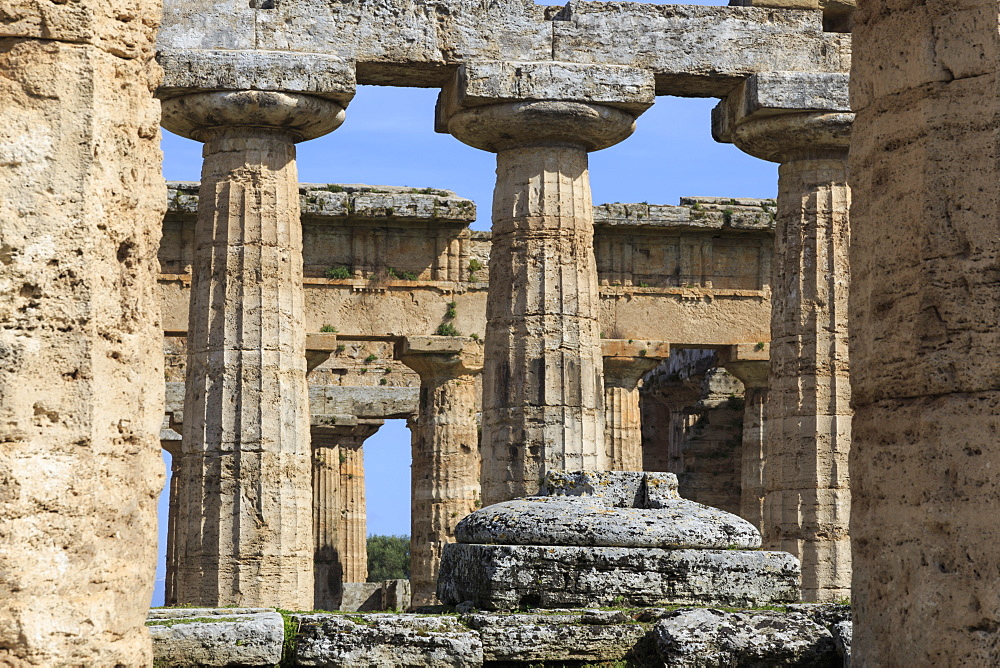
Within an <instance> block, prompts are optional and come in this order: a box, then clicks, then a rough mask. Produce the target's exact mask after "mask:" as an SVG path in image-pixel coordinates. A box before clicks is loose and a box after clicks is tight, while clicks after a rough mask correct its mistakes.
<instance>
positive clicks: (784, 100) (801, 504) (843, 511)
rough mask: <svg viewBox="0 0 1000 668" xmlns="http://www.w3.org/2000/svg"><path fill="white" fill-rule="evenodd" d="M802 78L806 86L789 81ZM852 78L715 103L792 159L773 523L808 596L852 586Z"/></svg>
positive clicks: (787, 168) (769, 521)
mask: <svg viewBox="0 0 1000 668" xmlns="http://www.w3.org/2000/svg"><path fill="white" fill-rule="evenodd" d="M791 85H799V86H801V87H802V88H803V90H800V91H799V92H798V93H796V94H795V95H788V94H785V93H783V92H782V91H783V90H784V89H786V88H788V87H789V86H791ZM771 89H778V91H777V92H774V93H771V92H769V90H771ZM845 89H846V81H845V80H844V77H842V76H840V75H834V74H831V75H824V76H823V77H818V78H817V77H815V76H806V75H782V76H779V77H767V76H755V77H752V78H751V79H750V80H748V82H746V83H745V84H744V85H743V86H741V87H740V88H739V89H737V91H735V92H734V93H733V94H732V95H731V96H730V97H729V98H728V100H727V101H725V102H723V103H721V104H720V105H719V106H718V107H717V108H716V111H715V113H714V114H713V132H714V133H715V134H716V137H717V138H719V139H720V140H724V141H725V140H731V141H733V142H734V143H735V144H736V145H737V146H738V147H739V148H741V149H742V150H744V151H746V152H748V153H750V154H751V155H754V156H757V157H759V158H762V159H765V160H771V161H774V162H779V163H781V167H780V168H779V172H778V174H779V177H778V216H777V227H776V229H775V253H774V260H773V280H772V287H773V293H772V294H773V301H772V308H771V343H770V359H771V371H770V379H769V386H770V389H769V392H768V398H767V405H766V408H765V411H766V418H767V429H768V434H767V438H766V449H767V451H766V453H765V459H766V467H767V471H766V474H765V481H764V482H765V485H766V494H765V502H764V518H763V522H762V533H763V535H764V544H765V546H767V547H770V548H774V549H783V550H787V551H789V552H791V553H792V554H794V555H796V556H798V557H799V558H800V560H801V562H802V575H803V582H802V590H803V591H802V595H803V599H804V600H807V601H828V600H834V599H838V598H842V597H845V596H849V595H850V573H851V548H850V540H849V536H848V524H849V521H850V503H851V502H850V498H851V494H850V489H849V480H850V477H849V475H848V469H847V458H848V453H849V452H850V444H851V407H850V399H851V391H850V378H849V362H848V351H847V324H848V319H847V289H848V285H849V283H850V266H849V263H848V258H847V250H848V246H849V240H850V224H849V219H848V212H849V208H850V201H851V195H850V188H849V187H848V185H847V148H848V145H849V140H850V129H851V123H852V121H853V118H854V115H853V114H851V113H849V108H848V107H847V103H846V102H847V101H846V96H844V90H845ZM778 104H782V105H786V106H784V107H776V106H775V105H778ZM838 105H839V106H840V107H841V108H840V109H839V110H838V109H837V108H836V107H837V106H838Z"/></svg>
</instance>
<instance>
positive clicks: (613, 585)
mask: <svg viewBox="0 0 1000 668" xmlns="http://www.w3.org/2000/svg"><path fill="white" fill-rule="evenodd" d="M798 587H799V566H798V562H797V561H796V560H795V558H794V557H792V556H791V555H789V554H787V553H785V552H757V551H740V550H684V549H679V550H678V549H674V550H663V549H657V548H640V549H635V548H624V547H575V546H542V545H471V544H463V543H453V544H451V545H448V546H447V548H446V549H445V551H444V557H443V558H442V561H441V574H440V577H439V579H438V598H439V599H441V601H442V602H443V603H446V604H451V605H455V604H458V603H462V602H464V601H472V602H473V604H475V605H476V607H479V608H481V609H484V610H514V609H517V608H522V607H525V606H530V607H540V608H560V607H586V606H610V605H616V606H619V605H624V606H653V605H672V604H682V605H684V604H689V605H690V604H697V605H726V606H740V605H747V606H753V605H767V604H771V603H784V602H790V601H795V600H798V597H799V589H798Z"/></svg>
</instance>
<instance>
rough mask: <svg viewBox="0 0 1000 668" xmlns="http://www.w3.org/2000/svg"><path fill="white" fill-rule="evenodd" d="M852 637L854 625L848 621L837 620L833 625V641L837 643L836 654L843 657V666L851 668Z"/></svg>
mask: <svg viewBox="0 0 1000 668" xmlns="http://www.w3.org/2000/svg"><path fill="white" fill-rule="evenodd" d="M853 638H854V626H853V624H852V623H851V622H850V621H847V622H838V623H837V624H836V625H835V626H834V627H833V641H834V643H836V645H837V654H839V655H840V658H841V659H843V666H844V668H851V642H852V640H853Z"/></svg>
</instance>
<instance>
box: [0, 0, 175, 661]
mask: <svg viewBox="0 0 1000 668" xmlns="http://www.w3.org/2000/svg"><path fill="white" fill-rule="evenodd" d="M0 15H2V18H0V24H2V27H0V72H2V76H0V100H3V101H2V102H0V443H2V446H0V489H2V491H0V620H2V621H0V664H4V665H11V666H33V665H43V666H52V665H144V664H149V663H150V662H151V660H152V654H151V644H150V641H149V635H148V633H147V632H146V630H145V629H144V627H143V621H144V618H145V615H146V610H147V609H148V605H149V599H150V596H151V592H152V589H153V580H154V564H155V560H156V504H157V497H158V495H159V492H160V489H161V488H162V486H163V480H164V478H163V464H162V460H161V458H160V444H159V442H158V441H159V438H158V434H159V431H160V425H161V421H162V418H163V406H162V402H163V357H162V354H161V353H160V351H161V350H162V328H161V325H160V315H159V313H160V308H159V294H158V292H157V290H156V275H157V272H158V265H157V259H156V248H157V244H158V242H159V238H160V227H161V221H162V218H163V213H164V206H165V199H164V195H165V189H164V184H163V180H162V176H161V175H160V151H159V131H158V123H159V110H158V104H157V103H156V101H155V100H154V99H153V97H152V91H153V90H154V89H155V88H156V85H157V83H158V79H159V72H158V68H156V65H155V63H153V62H152V60H151V59H152V53H153V46H154V45H153V39H154V35H155V33H156V29H157V25H158V23H159V18H160V3H159V2H156V1H149V0H142V1H135V2H129V1H120V2H119V1H112V0H80V1H79V2H73V3H55V2H30V1H29V2H22V1H20V0H15V1H12V2H4V3H3V6H2V8H0Z"/></svg>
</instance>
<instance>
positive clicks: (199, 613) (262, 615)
mask: <svg viewBox="0 0 1000 668" xmlns="http://www.w3.org/2000/svg"><path fill="white" fill-rule="evenodd" d="M146 626H148V627H149V633H150V635H152V636H153V660H154V662H155V663H154V665H155V666H157V667H159V666H163V667H164V668H169V667H171V666H274V665H275V664H277V663H279V662H280V661H281V648H282V644H283V643H284V639H285V629H284V622H283V621H282V619H281V615H279V614H278V613H277V612H275V611H274V610H271V609H269V608H183V609H176V610H168V609H162V610H155V609H154V610H150V611H149V618H148V621H147V622H146Z"/></svg>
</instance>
